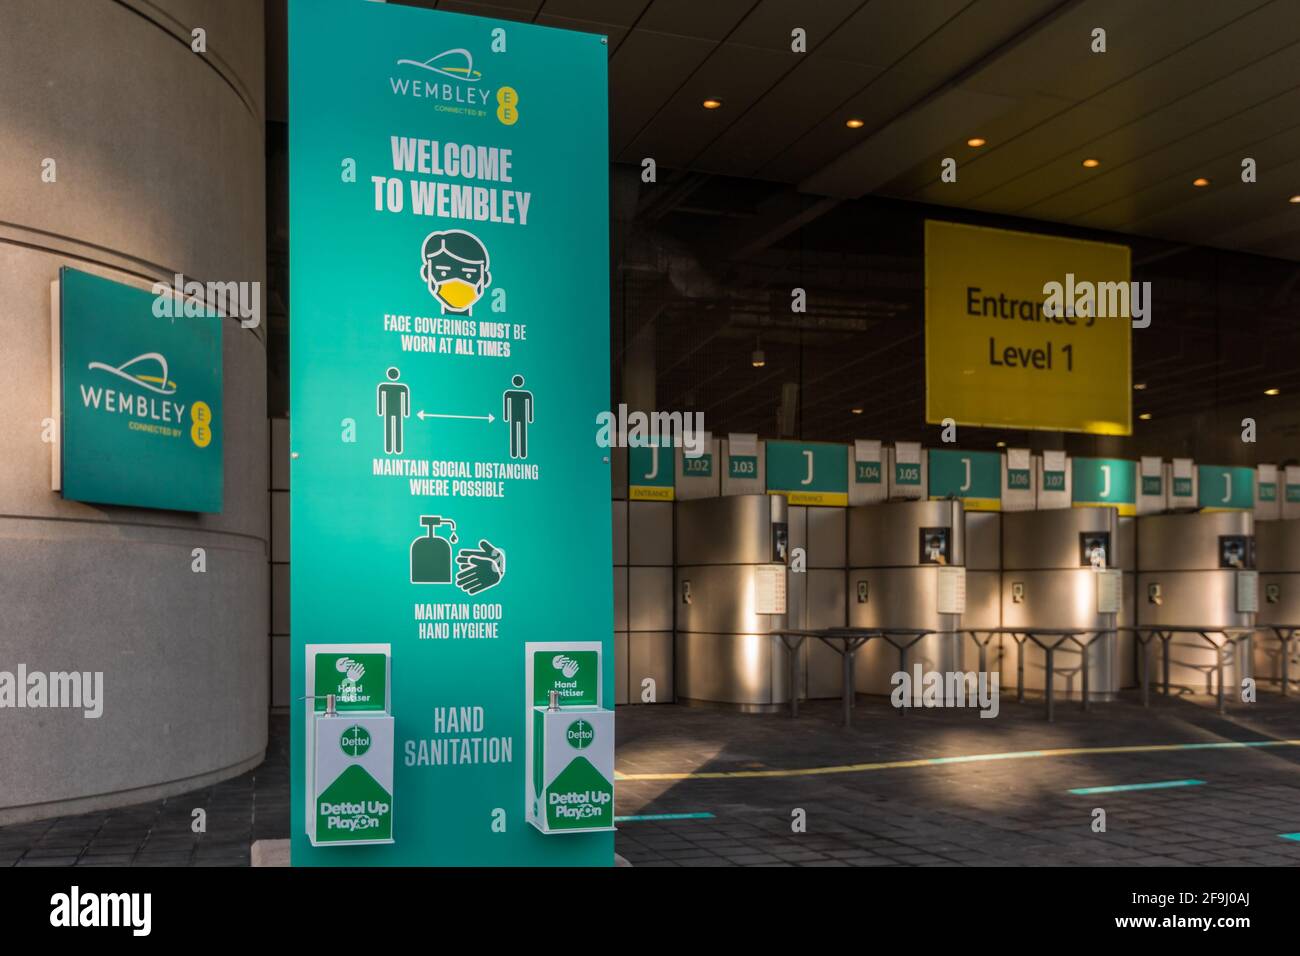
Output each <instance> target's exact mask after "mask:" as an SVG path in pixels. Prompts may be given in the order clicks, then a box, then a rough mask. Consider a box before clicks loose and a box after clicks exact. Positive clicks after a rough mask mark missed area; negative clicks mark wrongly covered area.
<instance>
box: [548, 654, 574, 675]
mask: <svg viewBox="0 0 1300 956" xmlns="http://www.w3.org/2000/svg"><path fill="white" fill-rule="evenodd" d="M551 666H552V667H554V668H555V669H556V670H557V671H559V672H560V673H561V674H563V675H564V676H565V677H569V678H572V677H573V676H574V675H575V674H577V673H578V662H577V661H575V660H574V659H573V658H572V657H567V656H565V655H564V654H556V655H555V656H554V657H552V658H551Z"/></svg>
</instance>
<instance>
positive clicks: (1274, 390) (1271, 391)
mask: <svg viewBox="0 0 1300 956" xmlns="http://www.w3.org/2000/svg"><path fill="white" fill-rule="evenodd" d="M1264 394H1265V395H1281V394H1282V389H1280V388H1266V389H1264Z"/></svg>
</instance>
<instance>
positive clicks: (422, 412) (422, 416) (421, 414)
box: [415, 409, 496, 424]
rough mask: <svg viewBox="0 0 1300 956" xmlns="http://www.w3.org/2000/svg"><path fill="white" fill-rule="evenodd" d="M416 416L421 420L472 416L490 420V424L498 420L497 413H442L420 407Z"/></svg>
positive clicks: (479, 419)
mask: <svg viewBox="0 0 1300 956" xmlns="http://www.w3.org/2000/svg"><path fill="white" fill-rule="evenodd" d="M415 416H416V417H417V418H418V419H420V421H424V420H425V419H426V418H472V419H477V420H478V421H482V422H488V423H489V424H490V423H491V422H494V421H496V416H495V415H492V414H488V415H444V414H442V413H440V412H426V411H425V410H424V409H420V410H419V411H418V412H416V413H415Z"/></svg>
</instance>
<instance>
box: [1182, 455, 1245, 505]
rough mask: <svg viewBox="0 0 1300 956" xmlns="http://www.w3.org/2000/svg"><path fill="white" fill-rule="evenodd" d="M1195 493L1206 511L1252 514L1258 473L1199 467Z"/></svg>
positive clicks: (1198, 501) (1221, 467)
mask: <svg viewBox="0 0 1300 956" xmlns="http://www.w3.org/2000/svg"><path fill="white" fill-rule="evenodd" d="M1196 490H1197V495H1196V504H1197V506H1198V507H1199V508H1201V509H1202V510H1203V511H1250V510H1251V509H1252V508H1254V507H1255V469H1254V468H1233V467H1223V466H1220V465H1197V466H1196Z"/></svg>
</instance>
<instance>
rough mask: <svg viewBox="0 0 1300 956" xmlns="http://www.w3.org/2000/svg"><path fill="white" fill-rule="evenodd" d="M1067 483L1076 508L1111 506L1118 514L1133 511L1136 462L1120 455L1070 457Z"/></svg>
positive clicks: (1127, 513)
mask: <svg viewBox="0 0 1300 956" xmlns="http://www.w3.org/2000/svg"><path fill="white" fill-rule="evenodd" d="M1070 468H1071V472H1070V484H1071V492H1072V496H1071V497H1072V500H1073V504H1074V506H1075V507H1076V508H1078V507H1084V508H1087V507H1100V506H1105V505H1111V506H1113V507H1114V508H1115V509H1116V510H1117V511H1118V512H1119V514H1120V515H1121V516H1124V517H1131V516H1133V515H1135V514H1137V462H1135V461H1129V460H1127V459H1123V458H1072V459H1070Z"/></svg>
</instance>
